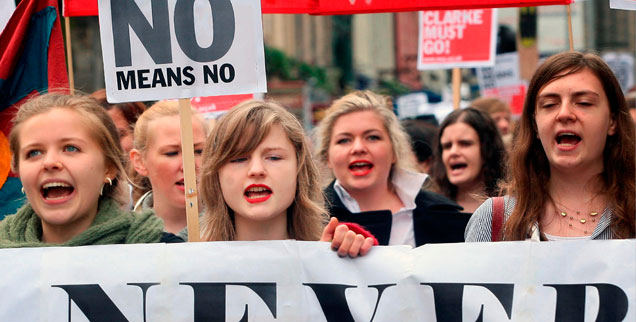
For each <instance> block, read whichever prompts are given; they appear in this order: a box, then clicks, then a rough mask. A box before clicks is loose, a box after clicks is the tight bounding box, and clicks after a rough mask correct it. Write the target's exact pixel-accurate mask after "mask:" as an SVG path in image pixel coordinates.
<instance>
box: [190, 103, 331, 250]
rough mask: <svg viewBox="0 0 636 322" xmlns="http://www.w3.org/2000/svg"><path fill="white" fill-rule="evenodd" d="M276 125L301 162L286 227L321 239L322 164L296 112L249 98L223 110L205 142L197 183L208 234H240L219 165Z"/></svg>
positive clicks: (215, 237)
mask: <svg viewBox="0 0 636 322" xmlns="http://www.w3.org/2000/svg"><path fill="white" fill-rule="evenodd" d="M277 125H278V126H280V127H281V128H282V129H283V131H284V132H285V134H287V137H288V138H289V140H290V141H291V142H292V145H293V146H294V149H295V150H296V160H297V162H298V170H297V173H296V174H295V175H296V176H297V178H298V179H297V182H296V194H295V197H294V201H293V202H292V204H291V206H290V207H289V208H288V209H287V232H288V234H289V236H290V238H294V239H297V240H307V241H315V240H319V239H320V235H321V233H322V228H323V227H324V224H325V222H326V218H327V212H326V210H325V209H324V208H323V200H324V197H323V194H322V190H321V188H320V184H319V174H318V169H317V168H316V165H315V163H314V161H313V158H312V156H311V151H310V149H309V146H308V142H307V141H308V140H307V137H306V136H305V134H304V131H303V128H302V126H301V125H300V123H299V122H298V120H297V119H296V117H295V116H294V115H293V114H291V113H290V112H288V111H287V110H286V109H285V108H284V107H282V106H281V105H279V104H278V103H275V102H272V101H261V100H249V101H245V102H243V103H241V104H239V105H237V106H236V107H234V108H233V109H232V110H231V111H230V112H228V113H227V114H225V115H223V116H222V117H221V118H220V119H219V120H218V122H217V123H216V124H215V126H214V129H213V131H212V133H211V135H210V136H209V137H208V139H207V140H206V143H205V148H204V150H203V164H202V165H201V180H200V183H199V191H200V192H201V199H202V201H203V203H204V205H205V208H206V210H205V215H204V217H203V230H202V237H203V239H204V240H207V241H230V240H235V239H236V229H235V226H234V212H233V210H232V209H231V208H230V207H229V206H228V205H227V203H226V202H225V200H224V198H223V194H222V193H221V182H220V179H219V169H220V168H221V167H223V166H224V165H225V164H227V163H228V162H229V161H230V160H232V159H233V158H236V157H237V156H240V155H245V154H247V153H250V152H251V151H254V150H255V149H256V148H257V147H258V145H259V144H260V143H261V142H262V141H263V139H264V138H265V137H266V136H267V134H268V133H269V132H270V130H271V129H272V127H274V126H277ZM290 175H291V174H290ZM278 179H283V180H284V178H277V180H278Z"/></svg>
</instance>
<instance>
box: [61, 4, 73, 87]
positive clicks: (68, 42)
mask: <svg viewBox="0 0 636 322" xmlns="http://www.w3.org/2000/svg"><path fill="white" fill-rule="evenodd" d="M64 27H65V28H64V29H65V30H64V33H65V35H66V64H67V65H68V84H69V87H70V93H71V95H73V94H75V77H74V76H73V47H71V20H70V18H69V17H64Z"/></svg>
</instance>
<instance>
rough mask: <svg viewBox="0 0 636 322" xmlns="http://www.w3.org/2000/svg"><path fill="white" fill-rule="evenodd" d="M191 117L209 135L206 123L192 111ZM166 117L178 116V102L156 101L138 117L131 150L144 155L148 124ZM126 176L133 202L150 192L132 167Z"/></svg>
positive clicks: (150, 186) (144, 179)
mask: <svg viewBox="0 0 636 322" xmlns="http://www.w3.org/2000/svg"><path fill="white" fill-rule="evenodd" d="M192 115H193V117H194V118H195V119H197V120H198V121H199V122H200V123H201V126H202V127H203V132H205V135H208V133H210V127H209V126H208V123H207V122H205V120H204V119H203V118H202V117H201V116H200V115H199V114H198V113H197V112H196V111H195V110H192ZM166 116H179V101H177V100H164V101H158V102H156V103H155V104H153V105H152V106H150V107H149V108H148V109H147V110H145V111H144V112H143V113H142V114H141V115H140V116H139V118H138V119H137V123H136V125H135V131H134V133H133V148H134V149H137V150H138V151H139V152H141V153H142V154H144V153H145V152H146V150H147V149H148V142H150V133H148V128H149V127H150V123H151V122H152V121H154V120H157V119H159V118H162V117H166ZM128 175H129V176H130V179H131V180H132V183H133V201H135V202H136V201H137V200H138V199H139V198H141V196H143V195H144V194H145V193H146V192H148V191H150V190H152V185H151V184H150V179H148V177H146V176H142V175H141V174H139V173H138V172H137V171H135V168H134V167H132V166H131V167H130V169H129V170H128ZM184 207H185V205H184Z"/></svg>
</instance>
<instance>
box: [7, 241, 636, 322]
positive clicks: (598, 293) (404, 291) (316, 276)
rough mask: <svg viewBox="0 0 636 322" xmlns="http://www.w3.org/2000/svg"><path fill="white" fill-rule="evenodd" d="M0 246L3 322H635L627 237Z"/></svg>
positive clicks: (633, 261) (635, 260) (634, 261)
mask: <svg viewBox="0 0 636 322" xmlns="http://www.w3.org/2000/svg"><path fill="white" fill-rule="evenodd" d="M329 247H330V245H329V244H328V243H320V242H297V241H291V240H287V241H267V242H210V243H187V244H147V245H110V246H88V247H65V248H64V247H62V248H30V249H4V250H0V265H1V266H2V267H3V273H2V275H3V278H2V279H0V288H1V289H2V290H3V292H4V293H5V294H10V296H6V297H5V298H3V301H2V305H0V321H87V320H88V321H144V322H145V321H170V322H177V321H188V322H191V321H194V322H203V321H329V322H331V321H343V322H353V321H376V322H378V321H445V322H460V321H559V322H579V321H634V320H636V275H635V274H634V272H635V270H636V267H635V265H636V253H635V252H634V249H635V247H636V241H635V240H621V241H573V242H547V243H543V242H542V243H538V242H529V241H528V242H500V243H468V244H437V245H425V246H422V247H419V248H416V249H411V248H410V247H408V246H391V247H375V248H374V249H372V250H371V252H370V253H369V254H368V255H367V256H364V257H361V258H354V259H352V258H339V257H338V256H337V255H336V254H335V252H333V251H332V250H330V249H329Z"/></svg>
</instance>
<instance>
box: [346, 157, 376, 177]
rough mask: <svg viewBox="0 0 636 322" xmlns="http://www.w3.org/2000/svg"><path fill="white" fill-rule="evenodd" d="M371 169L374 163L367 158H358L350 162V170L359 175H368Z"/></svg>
mask: <svg viewBox="0 0 636 322" xmlns="http://www.w3.org/2000/svg"><path fill="white" fill-rule="evenodd" d="M371 169H373V163H371V162H369V161H366V160H356V161H353V162H351V163H350V164H349V171H351V172H352V173H353V174H354V175H357V176H364V175H367V174H369V172H371Z"/></svg>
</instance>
